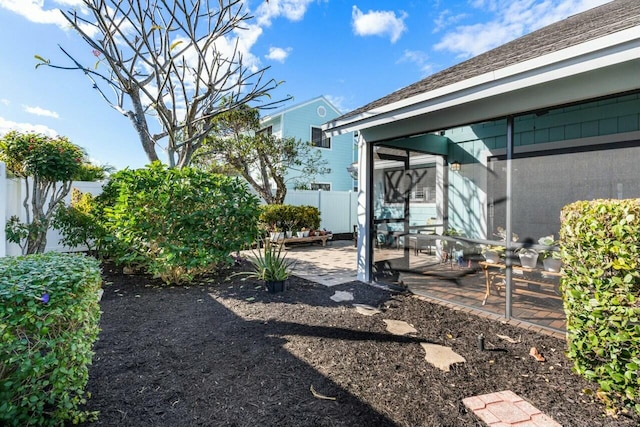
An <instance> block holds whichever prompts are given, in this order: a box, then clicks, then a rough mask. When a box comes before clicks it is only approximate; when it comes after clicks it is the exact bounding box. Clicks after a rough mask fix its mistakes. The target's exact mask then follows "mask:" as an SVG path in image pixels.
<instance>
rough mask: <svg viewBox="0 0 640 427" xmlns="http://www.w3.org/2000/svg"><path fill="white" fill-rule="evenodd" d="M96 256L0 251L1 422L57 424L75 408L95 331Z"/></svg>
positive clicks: (75, 414)
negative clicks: (7, 254) (22, 254)
mask: <svg viewBox="0 0 640 427" xmlns="http://www.w3.org/2000/svg"><path fill="white" fill-rule="evenodd" d="M101 283H102V278H101V276H100V268H99V264H98V262H97V261H96V260H95V259H93V258H90V257H85V256H81V255H68V254H57V253H48V254H37V255H30V256H27V257H5V258H0V425H3V426H4V425H9V426H12V425H13V426H29V425H60V424H61V423H63V422H64V421H65V420H72V421H80V420H83V419H85V418H86V417H87V416H88V415H91V414H87V413H85V412H82V411H80V410H79V409H78V406H79V405H80V404H81V403H82V402H84V398H85V393H84V388H85V386H86V384H87V379H88V365H89V364H90V363H91V357H92V355H93V353H92V345H93V343H94V341H95V340H96V338H97V336H98V320H99V318H100V307H99V306H98V291H99V289H100V285H101Z"/></svg>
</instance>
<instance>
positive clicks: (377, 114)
mask: <svg viewBox="0 0 640 427" xmlns="http://www.w3.org/2000/svg"><path fill="white" fill-rule="evenodd" d="M638 58H640V26H635V27H632V28H628V29H626V30H623V31H619V32H616V33H613V34H609V35H607V36H604V37H600V38H598V39H594V40H590V41H588V42H585V43H582V44H578V45H575V46H571V47H569V48H566V49H562V50H559V51H556V52H552V53H549V54H547V55H543V56H540V57H538V58H533V59H530V60H527V61H524V62H520V63H518V64H514V65H510V66H507V67H505V68H502V69H499V70H496V71H492V72H489V73H485V74H482V75H480V76H476V77H472V78H470V79H467V80H463V81H461V82H457V83H454V84H451V85H448V86H444V87H441V88H438V89H435V90H432V91H429V92H425V93H421V94H419V95H416V96H413V97H411V98H407V99H403V100H401V101H397V102H394V103H392V104H388V105H384V106H381V107H379V108H376V109H373V110H369V111H365V112H363V113H360V114H358V115H356V116H352V117H347V118H346V119H344V120H341V121H334V122H329V123H328V124H325V125H324V126H323V130H324V131H325V132H327V134H328V135H329V136H335V135H340V134H343V133H345V132H352V131H356V130H360V129H366V128H370V127H373V126H377V125H381V124H386V123H390V122H392V121H396V120H399V119H403V118H409V117H412V116H416V115H420V114H424V113H428V112H429V111H436V110H440V109H444V108H449V107H452V106H455V105H459V104H463V103H466V102H470V101H475V100H479V99H482V98H486V97H489V96H495V95H498V94H500V93H505V92H510V91H514V90H518V89H522V88H525V87H529V86H532V85H536V84H540V83H544V82H549V81H551V80H557V79H560V78H565V77H570V76H573V75H577V74H580V73H583V72H585V71H592V70H595V69H597V68H604V67H608V66H611V65H615V64H618V63H622V62H627V61H633V60H637V59H638ZM420 104H423V106H422V107H420ZM411 107H414V108H411ZM403 109H404V110H405V112H404V113H400V114H399V113H398V110H403Z"/></svg>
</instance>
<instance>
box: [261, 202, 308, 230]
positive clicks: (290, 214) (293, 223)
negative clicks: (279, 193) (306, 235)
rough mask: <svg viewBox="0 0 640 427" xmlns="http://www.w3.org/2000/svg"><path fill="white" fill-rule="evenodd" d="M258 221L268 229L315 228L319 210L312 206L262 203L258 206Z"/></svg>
mask: <svg viewBox="0 0 640 427" xmlns="http://www.w3.org/2000/svg"><path fill="white" fill-rule="evenodd" d="M260 222H261V223H262V224H264V226H265V227H266V228H267V229H268V230H270V231H300V230H301V229H303V228H306V229H307V230H317V229H318V228H319V227H320V211H319V210H318V208H316V207H313V206H294V205H263V206H260Z"/></svg>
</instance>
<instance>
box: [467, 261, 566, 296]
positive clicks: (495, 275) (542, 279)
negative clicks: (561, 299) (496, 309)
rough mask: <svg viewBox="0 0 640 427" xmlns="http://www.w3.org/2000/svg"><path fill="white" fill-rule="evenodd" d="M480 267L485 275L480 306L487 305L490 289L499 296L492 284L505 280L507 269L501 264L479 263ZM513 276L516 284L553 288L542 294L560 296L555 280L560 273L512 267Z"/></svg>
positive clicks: (560, 275)
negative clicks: (498, 280)
mask: <svg viewBox="0 0 640 427" xmlns="http://www.w3.org/2000/svg"><path fill="white" fill-rule="evenodd" d="M478 265H480V267H482V269H483V270H484V275H485V281H486V283H485V286H486V290H485V294H484V299H483V300H482V305H485V304H486V303H487V298H489V295H490V294H491V287H493V288H494V289H495V291H496V292H497V293H498V296H500V289H499V287H498V286H497V285H496V284H495V283H494V281H495V280H496V279H506V274H505V269H506V268H507V266H506V264H503V263H493V262H486V261H480V262H479V263H478ZM512 268H513V272H514V275H513V276H511V279H512V280H513V281H514V282H516V283H524V284H526V285H527V286H528V285H538V286H548V285H552V286H553V291H541V292H543V293H547V294H550V295H553V296H558V295H560V291H559V286H560V282H559V280H557V279H558V278H560V277H562V273H556V272H553V271H546V270H540V269H538V268H527V267H522V266H512Z"/></svg>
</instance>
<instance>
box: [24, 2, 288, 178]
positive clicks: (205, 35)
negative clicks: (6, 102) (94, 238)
mask: <svg viewBox="0 0 640 427" xmlns="http://www.w3.org/2000/svg"><path fill="white" fill-rule="evenodd" d="M62 13H63V15H64V17H65V18H66V19H67V20H68V21H69V23H70V24H71V26H72V27H73V28H74V29H75V30H76V31H77V32H78V33H79V34H80V35H81V36H82V38H83V39H84V40H85V41H86V42H87V43H88V44H89V46H90V47H91V49H92V51H93V54H94V55H95V56H96V57H97V62H96V63H95V65H94V64H91V65H83V64H82V63H81V62H80V60H78V59H76V57H74V56H72V55H71V54H70V53H69V52H68V51H67V50H65V49H64V48H62V47H60V49H61V50H62V52H64V54H65V55H66V56H67V57H68V58H69V59H70V60H71V62H72V65H70V66H62V65H54V64H52V63H51V62H50V60H46V59H44V58H42V57H41V56H37V55H36V59H38V60H39V61H40V62H39V63H38V64H37V65H36V67H38V66H41V65H46V66H49V67H52V68H57V69H63V70H80V71H82V72H84V74H85V75H86V76H87V77H88V78H89V79H90V80H91V82H92V83H93V88H94V89H96V90H97V91H98V93H99V94H100V96H101V97H102V98H103V99H104V100H105V101H106V102H107V103H108V104H109V105H110V106H111V107H113V108H114V109H115V110H116V111H118V112H120V113H122V114H123V115H125V116H126V117H128V118H129V119H130V120H131V123H132V124H133V127H134V128H135V130H136V132H137V134H138V136H139V137H140V141H141V143H142V147H143V149H144V151H145V153H146V155H147V157H148V158H149V161H151V162H152V161H155V160H159V158H158V154H157V149H158V148H160V149H162V150H164V151H165V152H166V154H167V157H168V163H169V166H171V167H184V166H187V165H189V163H190V162H191V157H192V154H193V152H194V151H195V150H196V149H197V148H198V147H199V146H200V145H201V144H202V141H203V139H204V137H205V136H206V135H207V134H208V133H209V131H210V128H211V124H210V123H211V122H212V120H211V119H212V118H214V117H215V116H217V115H218V114H220V113H221V112H224V111H228V110H233V109H234V108H237V107H238V106H240V105H245V104H247V103H252V104H256V105H254V106H257V107H259V108H271V107H274V106H275V105H276V104H278V103H280V102H282V101H276V102H272V101H271V98H270V96H269V92H270V91H271V90H273V89H275V88H276V87H277V86H278V85H279V83H278V82H276V81H275V80H273V79H265V72H266V70H267V69H268V67H265V68H256V67H252V66H247V65H245V64H244V63H243V55H242V52H241V49H240V47H239V42H240V38H239V34H240V33H241V32H242V31H244V30H246V29H247V28H248V21H249V20H251V19H252V17H251V16H249V14H248V13H246V12H245V10H244V8H243V2H242V0H219V1H217V2H216V1H211V0H146V1H145V0H84V4H83V5H82V6H81V8H80V9H79V11H78V10H72V11H67V12H62ZM102 66H106V68H107V70H106V71H102ZM223 98H224V99H225V100H226V101H225V102H224V103H221V102H220V101H221V100H222V99H223ZM283 101H284V100H283ZM222 108H224V109H222ZM149 117H155V118H156V119H157V120H158V122H159V124H160V126H159V127H158V126H155V129H157V130H158V131H157V132H155V133H154V132H153V130H152V129H153V126H151V125H150V123H149V122H148V118H149Z"/></svg>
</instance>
